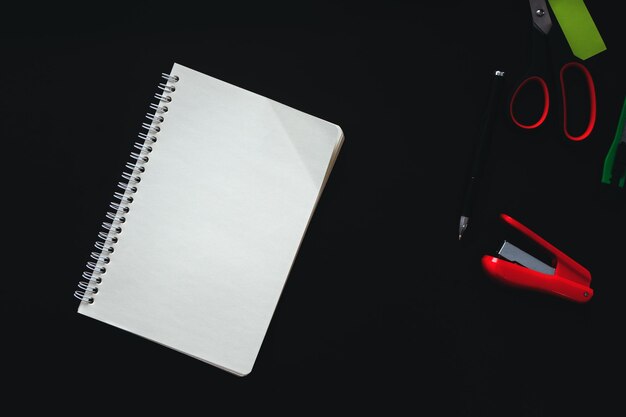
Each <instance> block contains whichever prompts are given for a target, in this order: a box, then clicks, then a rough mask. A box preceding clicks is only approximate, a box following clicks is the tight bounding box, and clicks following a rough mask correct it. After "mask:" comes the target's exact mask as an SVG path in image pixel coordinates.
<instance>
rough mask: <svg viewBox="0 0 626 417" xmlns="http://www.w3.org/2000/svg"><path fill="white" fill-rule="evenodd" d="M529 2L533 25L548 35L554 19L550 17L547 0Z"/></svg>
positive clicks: (530, 0)
mask: <svg viewBox="0 0 626 417" xmlns="http://www.w3.org/2000/svg"><path fill="white" fill-rule="evenodd" d="M529 3H530V13H532V16H533V25H534V26H535V27H536V28H537V29H538V30H539V31H541V32H542V33H543V34H544V35H547V34H548V33H549V32H550V29H552V19H551V18H550V12H549V11H548V5H547V4H546V0H529Z"/></svg>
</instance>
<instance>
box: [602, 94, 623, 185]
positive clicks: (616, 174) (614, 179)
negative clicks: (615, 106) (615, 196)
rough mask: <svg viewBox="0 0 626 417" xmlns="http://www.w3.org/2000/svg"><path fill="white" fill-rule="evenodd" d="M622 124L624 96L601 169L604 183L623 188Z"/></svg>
mask: <svg viewBox="0 0 626 417" xmlns="http://www.w3.org/2000/svg"><path fill="white" fill-rule="evenodd" d="M624 125H626V98H625V99H624V104H623V105H622V113H621V114H620V116H619V122H618V123H617V131H616V132H615V138H614V139H613V143H612V144H611V147H610V148H609V152H608V153H607V154H606V158H605V159H604V170H603V171H602V182H603V183H604V184H613V185H617V186H618V187H620V188H624V181H625V180H626V129H624V127H625V126H624Z"/></svg>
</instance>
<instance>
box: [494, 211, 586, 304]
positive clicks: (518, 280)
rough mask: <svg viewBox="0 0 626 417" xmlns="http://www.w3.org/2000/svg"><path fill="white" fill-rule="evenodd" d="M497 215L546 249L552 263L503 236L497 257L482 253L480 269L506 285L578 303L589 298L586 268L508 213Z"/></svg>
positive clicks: (584, 301)
mask: <svg viewBox="0 0 626 417" xmlns="http://www.w3.org/2000/svg"><path fill="white" fill-rule="evenodd" d="M500 217H501V219H502V220H504V221H505V222H506V223H508V224H509V225H510V226H512V227H513V228H515V229H517V230H518V231H520V232H522V233H523V234H524V235H525V236H527V237H528V238H530V239H531V240H532V241H534V242H535V243H537V244H538V245H540V246H541V247H543V248H544V249H545V250H546V251H548V252H549V253H550V254H551V255H552V256H553V264H552V265H547V264H546V263H544V262H542V261H540V260H539V259H537V258H535V257H533V256H531V255H529V254H528V253H526V252H524V251H523V250H521V249H519V248H518V247H516V246H515V245H513V244H511V243H509V242H507V241H506V240H505V241H504V244H503V245H502V247H501V248H500V250H499V251H498V255H499V257H495V256H489V255H485V256H483V258H482V265H483V269H484V270H485V272H486V273H487V274H488V275H489V276H490V277H492V278H494V279H496V280H498V281H501V282H503V283H505V284H507V285H511V286H514V287H518V288H525V289H530V290H535V291H540V292H544V293H548V294H552V295H556V296H559V297H563V298H566V299H568V300H571V301H575V302H578V303H586V302H587V301H589V300H590V299H591V297H592V296H593V290H592V289H591V287H590V284H591V274H590V273H589V271H588V270H587V269H585V268H584V267H582V266H581V265H579V264H578V263H577V262H576V261H574V260H573V259H572V258H570V257H569V256H567V255H566V254H564V253H563V252H561V251H560V250H558V249H557V248H555V247H554V246H552V245H551V244H550V243H549V242H547V241H546V240H545V239H543V238H542V237H541V236H539V235H538V234H536V233H535V232H533V231H532V230H530V229H529V228H528V227H526V226H524V225H523V224H521V223H520V222H518V221H517V220H515V219H514V218H512V217H511V216H507V215H506V214H501V215H500Z"/></svg>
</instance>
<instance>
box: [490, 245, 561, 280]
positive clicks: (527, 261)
mask: <svg viewBox="0 0 626 417" xmlns="http://www.w3.org/2000/svg"><path fill="white" fill-rule="evenodd" d="M498 255H500V256H502V257H503V258H504V259H508V260H509V261H511V262H517V263H518V264H520V265H522V266H525V267H526V268H530V269H534V270H535V271H538V272H542V273H544V274H548V275H554V272H555V269H554V268H552V267H551V266H549V265H546V264H544V263H543V262H541V261H540V260H539V259H537V258H535V257H534V256H531V255H529V254H528V253H526V252H524V251H523V250H521V249H520V248H518V247H517V246H515V245H513V244H512V243H510V242H507V241H506V240H505V241H504V244H503V245H502V247H501V248H500V250H499V251H498Z"/></svg>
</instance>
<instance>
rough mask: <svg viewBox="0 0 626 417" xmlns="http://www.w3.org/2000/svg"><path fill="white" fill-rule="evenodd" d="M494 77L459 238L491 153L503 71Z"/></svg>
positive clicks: (462, 215) (495, 72) (468, 185)
mask: <svg viewBox="0 0 626 417" xmlns="http://www.w3.org/2000/svg"><path fill="white" fill-rule="evenodd" d="M493 75H494V77H493V80H492V83H491V91H490V93H489V101H488V102H487V110H486V111H485V115H484V118H483V124H482V126H481V128H480V136H479V138H478V144H477V146H476V152H475V154H474V161H473V164H472V171H471V177H470V179H469V181H468V184H467V190H466V192H465V200H464V202H463V210H462V211H461V220H460V221H459V240H461V237H462V236H463V232H465V229H467V225H468V224H469V218H470V214H471V211H472V206H473V205H474V195H475V194H476V188H477V185H478V180H479V178H480V176H481V174H482V171H483V166H484V165H485V161H486V159H487V154H488V153H489V145H490V143H491V127H492V125H493V119H494V107H495V105H496V101H497V98H498V96H499V93H500V89H501V86H502V79H503V78H504V72H503V71H494V73H493Z"/></svg>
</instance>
